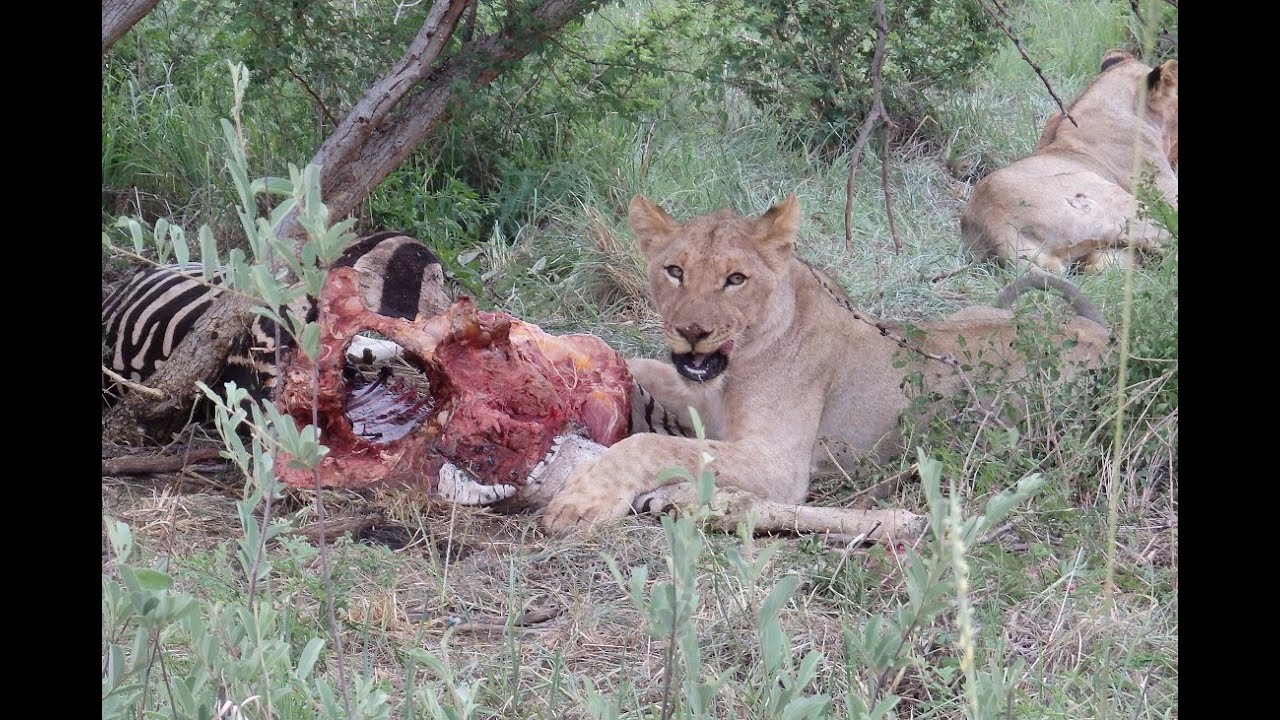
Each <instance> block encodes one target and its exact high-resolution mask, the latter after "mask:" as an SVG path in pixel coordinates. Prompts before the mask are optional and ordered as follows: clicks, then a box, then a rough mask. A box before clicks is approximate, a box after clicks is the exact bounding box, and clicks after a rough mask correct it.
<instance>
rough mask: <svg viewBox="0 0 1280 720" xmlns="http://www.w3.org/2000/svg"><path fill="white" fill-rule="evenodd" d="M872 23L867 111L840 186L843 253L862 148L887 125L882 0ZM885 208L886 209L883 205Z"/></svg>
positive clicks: (849, 239) (886, 30)
mask: <svg viewBox="0 0 1280 720" xmlns="http://www.w3.org/2000/svg"><path fill="white" fill-rule="evenodd" d="M875 23H876V50H875V54H874V55H873V56H872V58H871V95H872V99H871V110H870V111H869V112H868V113H867V116H866V117H865V118H863V120H862V127H860V128H859V129H858V138H857V140H855V141H854V143H853V152H851V153H850V154H849V179H848V180H847V181H846V182H845V186H844V247H845V250H851V249H853V188H854V180H855V179H856V178H857V176H858V165H859V164H860V163H861V162H862V148H863V146H865V145H866V144H867V138H868V137H870V136H871V131H872V130H874V129H875V127H876V123H878V122H886V123H890V124H892V123H891V121H890V120H889V116H888V114H887V113H885V111H884V102H883V93H882V83H881V74H882V72H883V70H884V45H885V38H886V36H888V34H889V25H888V23H887V22H886V21H885V14H884V0H876V6H875ZM883 160H884V161H885V162H887V161H888V151H887V149H886V152H885V157H884V159H883ZM886 207H888V206H887V205H886ZM897 244H898V240H897V237H896V236H895V237H894V245H895V247H896V246H897Z"/></svg>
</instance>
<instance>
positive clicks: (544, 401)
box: [276, 268, 632, 507]
mask: <svg viewBox="0 0 1280 720" xmlns="http://www.w3.org/2000/svg"><path fill="white" fill-rule="evenodd" d="M319 307H320V311H319V321H320V324H321V336H320V353H319V356H318V362H316V363H315V364H313V363H312V362H311V361H310V360H309V359H308V358H307V357H306V355H305V354H303V353H301V352H294V353H293V354H292V357H290V358H289V360H288V362H287V364H286V366H285V369H284V372H283V374H282V377H283V382H282V385H281V388H280V391H279V392H278V394H277V396H276V403H277V405H278V407H279V408H280V409H281V411H282V412H283V413H285V414H288V415H290V416H292V417H293V418H294V420H295V421H296V422H297V423H298V425H299V426H300V427H301V426H303V425H306V424H311V423H313V422H316V424H317V425H318V426H319V428H320V432H321V442H322V443H324V445H325V446H327V447H328V449H329V452H328V454H327V455H326V456H325V458H324V459H323V460H322V461H321V463H320V467H319V475H320V477H319V480H320V485H321V486H322V487H363V486H367V485H371V484H375V483H387V482H391V483H407V484H414V485H420V486H425V487H426V489H427V490H428V491H429V492H430V493H432V494H434V495H437V496H440V497H442V498H444V499H447V500H451V501H453V502H462V503H468V504H489V503H493V502H500V501H506V502H505V503H504V504H507V505H513V506H516V507H522V506H529V505H537V504H540V503H545V501H546V498H545V496H540V494H539V493H538V492H537V490H538V488H539V487H540V486H541V485H543V484H546V485H548V488H549V489H550V485H552V484H556V485H557V486H558V484H559V482H562V480H563V478H561V477H560V476H561V475H563V476H566V477H567V474H568V472H570V471H571V469H572V467H573V466H574V465H576V464H577V463H579V462H582V461H583V460H585V459H588V458H590V457H595V456H597V455H599V454H600V453H601V452H603V451H604V448H605V447H606V446H608V445H612V444H613V443H614V442H617V441H618V440H620V439H622V438H624V437H626V435H627V433H628V430H629V427H628V426H629V413H630V406H631V389H632V380H631V375H630V373H629V372H628V371H627V366H626V363H625V361H624V360H623V359H622V357H621V356H619V355H618V354H617V353H616V352H614V351H613V350H612V349H611V348H609V346H608V345H606V344H605V343H604V342H603V341H602V340H600V339H599V338H597V337H595V336H592V335H563V336H554V335H549V334H547V333H544V332H543V331H542V330H541V329H539V328H538V327H537V326H535V325H532V324H529V323H526V322H522V321H520V320H518V319H516V318H514V317H511V316H510V315H507V314H505V313H500V312H485V311H481V310H477V309H476V307H475V305H474V304H473V303H472V301H471V300H470V299H469V298H465V297H464V298H462V299H460V300H458V301H457V302H455V303H454V304H453V305H452V306H451V307H449V308H448V309H446V310H445V311H444V312H443V313H441V314H439V315H435V316H431V317H423V316H422V315H419V316H418V317H417V318H415V319H414V320H405V319H403V318H396V317H388V316H386V315H380V314H378V313H377V312H374V311H372V310H370V309H369V308H368V307H367V306H366V305H365V303H364V301H363V300H362V299H361V295H360V292H359V286H358V277H357V274H356V271H355V270H353V269H351V268H335V269H333V270H331V271H330V273H329V277H328V280H327V281H326V283H325V286H324V289H323V291H322V292H321V297H320V304H319ZM369 330H372V331H376V332H378V333H380V334H381V335H383V336H385V337H386V338H388V339H389V340H390V341H391V342H393V343H395V344H396V345H398V346H399V347H400V348H402V353H403V357H404V358H405V359H406V360H407V361H408V362H409V364H411V365H412V366H413V367H415V368H417V369H418V370H420V371H421V372H422V373H423V375H424V376H425V379H426V380H427V381H428V382H429V388H430V389H429V391H423V390H419V389H417V388H415V387H414V386H413V385H411V384H410V383H407V382H405V381H404V380H403V379H392V378H390V377H389V373H386V372H384V373H383V375H381V376H380V377H379V378H378V379H377V380H376V381H374V382H373V383H370V384H366V385H360V384H359V383H358V381H357V380H356V379H355V378H354V377H353V375H352V373H350V372H349V371H348V370H347V367H348V365H347V362H346V358H347V354H348V353H349V352H351V345H352V343H353V341H354V342H356V343H357V344H361V343H363V341H362V340H360V341H357V338H358V337H360V336H359V335H358V333H361V332H364V331H369ZM313 404H314V406H315V412H316V414H315V418H314V420H313V416H312V407H313ZM277 468H278V470H277V472H278V474H279V477H280V478H281V479H282V480H283V481H284V482H285V483H287V484H289V485H292V486H295V487H314V485H315V478H314V476H313V474H312V472H311V471H310V470H306V469H304V468H302V467H300V466H299V465H297V464H295V463H293V462H291V460H290V458H288V457H287V456H285V455H284V454H283V453H282V454H281V456H280V457H279V458H278V459H277ZM552 478H554V479H555V480H556V481H557V482H556V483H551V482H546V481H548V480H549V479H552ZM552 491H553V490H552Z"/></svg>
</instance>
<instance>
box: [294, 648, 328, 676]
mask: <svg viewBox="0 0 1280 720" xmlns="http://www.w3.org/2000/svg"><path fill="white" fill-rule="evenodd" d="M323 649H324V639H323V638H311V641H310V642H308V643H307V646H306V647H304V648H302V654H301V655H299V656H298V677H299V678H300V679H302V680H306V679H307V677H309V676H310V675H311V670H312V668H314V667H315V664H316V660H318V659H319V658H320V651H321V650H323Z"/></svg>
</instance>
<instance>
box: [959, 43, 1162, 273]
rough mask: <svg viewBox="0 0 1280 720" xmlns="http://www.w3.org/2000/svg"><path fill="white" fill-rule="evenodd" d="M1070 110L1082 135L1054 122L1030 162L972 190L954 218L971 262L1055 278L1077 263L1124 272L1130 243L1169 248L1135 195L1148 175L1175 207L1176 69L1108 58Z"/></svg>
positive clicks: (1117, 55) (1115, 54) (1120, 56)
mask: <svg viewBox="0 0 1280 720" xmlns="http://www.w3.org/2000/svg"><path fill="white" fill-rule="evenodd" d="M1143 93H1145V106H1144V108H1139V106H1138V104H1139V100H1140V98H1141V97H1142V94H1143ZM1068 111H1069V112H1070V113H1071V117H1073V118H1075V121H1076V122H1077V123H1078V124H1079V127H1076V126H1075V125H1072V124H1071V121H1069V120H1066V119H1064V118H1063V117H1062V116H1060V115H1057V116H1054V117H1053V118H1051V119H1050V120H1049V122H1048V123H1046V124H1045V128H1044V132H1043V133H1042V134H1041V136H1040V142H1039V143H1037V144H1036V148H1035V151H1034V152H1033V153H1032V154H1031V155H1030V156H1029V157H1026V158H1023V159H1021V160H1019V161H1017V162H1015V163H1013V164H1011V165H1009V166H1008V167H1005V168H1002V169H1000V170H997V171H995V172H994V173H992V174H991V175H989V176H987V177H986V178H984V179H983V180H982V181H981V182H979V183H978V184H977V185H976V186H975V187H974V189H973V194H972V196H970V198H969V204H968V205H967V206H966V207H965V209H964V214H963V215H962V216H961V217H960V238H961V241H962V243H963V244H964V246H965V248H966V250H967V251H968V252H969V253H971V254H972V255H974V256H977V257H979V258H989V259H994V260H998V261H1001V262H1005V263H1012V262H1017V261H1019V260H1029V261H1030V262H1032V263H1035V264H1036V265H1038V266H1039V267H1041V268H1043V269H1045V270H1048V271H1049V272H1052V273H1061V272H1063V271H1064V270H1065V269H1067V268H1068V267H1071V266H1073V265H1076V264H1079V265H1081V266H1082V267H1083V268H1084V269H1086V270H1098V269H1102V268H1105V267H1108V266H1114V265H1123V264H1124V263H1126V262H1127V260H1126V258H1127V257H1129V255H1128V253H1127V251H1126V250H1125V247H1126V245H1128V244H1129V242H1130V240H1132V243H1133V246H1134V249H1135V250H1138V251H1148V250H1151V249H1153V248H1155V247H1157V246H1159V245H1160V244H1161V243H1163V242H1165V241H1166V240H1167V239H1168V233H1167V232H1166V231H1165V230H1163V229H1162V228H1158V227H1156V226H1155V225H1153V224H1152V223H1151V222H1150V221H1148V220H1144V219H1141V218H1139V217H1138V214H1139V208H1138V200H1137V198H1136V197H1135V194H1136V189H1137V188H1138V187H1139V183H1140V181H1141V179H1142V178H1143V176H1144V175H1149V176H1150V177H1151V178H1152V180H1153V183H1154V188H1155V190H1156V191H1158V192H1159V193H1160V194H1161V195H1163V197H1164V199H1165V201H1166V202H1168V203H1169V204H1170V205H1172V206H1173V207H1174V208H1177V206H1178V176H1177V175H1176V167H1177V157H1178V61H1177V60H1169V61H1167V62H1165V63H1164V64H1163V65H1161V66H1159V67H1157V68H1155V69H1152V68H1150V67H1148V66H1146V65H1144V64H1143V63H1142V62H1140V61H1139V60H1136V59H1135V58H1134V57H1133V56H1132V55H1129V54H1128V53H1124V52H1120V51H1118V50H1112V51H1109V52H1107V53H1106V54H1104V55H1103V56H1102V66H1101V73H1100V74H1099V75H1098V77H1097V78H1095V79H1094V81H1093V82H1092V83H1091V84H1090V85H1089V87H1087V88H1085V90H1084V92H1083V93H1081V94H1080V96H1079V97H1077V98H1076V99H1075V101H1074V102H1072V103H1071V105H1070V106H1069V108H1068Z"/></svg>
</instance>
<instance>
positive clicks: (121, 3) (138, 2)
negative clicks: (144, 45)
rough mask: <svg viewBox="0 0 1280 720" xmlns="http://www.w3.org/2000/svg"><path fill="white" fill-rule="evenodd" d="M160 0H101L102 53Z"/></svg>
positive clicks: (104, 53)
mask: <svg viewBox="0 0 1280 720" xmlns="http://www.w3.org/2000/svg"><path fill="white" fill-rule="evenodd" d="M159 2H160V0H102V54H103V55H106V54H107V51H108V50H110V49H111V46H112V45H115V44H116V41H117V40H119V39H120V38H121V37H122V36H123V35H124V34H125V33H127V32H129V28H131V27H133V26H134V24H136V23H137V22H138V21H139V20H141V19H142V18H144V17H146V16H147V13H149V12H151V8H154V7H155V6H156V5H157V4H158V3H159Z"/></svg>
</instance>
